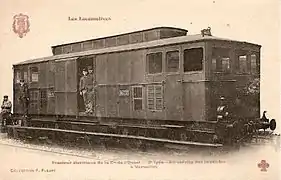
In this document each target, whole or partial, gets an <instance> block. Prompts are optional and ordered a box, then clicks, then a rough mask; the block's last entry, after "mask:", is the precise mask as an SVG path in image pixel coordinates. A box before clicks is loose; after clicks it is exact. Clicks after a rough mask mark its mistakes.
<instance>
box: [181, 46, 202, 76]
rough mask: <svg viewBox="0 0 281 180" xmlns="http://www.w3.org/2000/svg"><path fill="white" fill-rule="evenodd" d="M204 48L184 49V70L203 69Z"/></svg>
mask: <svg viewBox="0 0 281 180" xmlns="http://www.w3.org/2000/svg"><path fill="white" fill-rule="evenodd" d="M202 63H203V48H193V49H186V50H184V65H183V66H184V72H188V71H201V70H202V69H203V64H202Z"/></svg>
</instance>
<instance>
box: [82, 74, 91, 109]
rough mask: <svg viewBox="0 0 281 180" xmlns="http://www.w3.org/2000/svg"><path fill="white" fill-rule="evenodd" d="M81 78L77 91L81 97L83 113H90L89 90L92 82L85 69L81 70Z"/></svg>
mask: <svg viewBox="0 0 281 180" xmlns="http://www.w3.org/2000/svg"><path fill="white" fill-rule="evenodd" d="M82 73H83V76H82V77H81V78H80V83H79V91H80V95H81V96H82V97H83V101H84V105H85V109H86V110H85V113H91V100H90V90H91V84H92V82H90V81H91V79H90V76H89V74H88V71H87V69H83V72H82Z"/></svg>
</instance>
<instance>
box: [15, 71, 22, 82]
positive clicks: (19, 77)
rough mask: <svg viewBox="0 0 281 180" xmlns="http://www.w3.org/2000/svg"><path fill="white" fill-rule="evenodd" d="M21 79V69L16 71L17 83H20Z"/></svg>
mask: <svg viewBox="0 0 281 180" xmlns="http://www.w3.org/2000/svg"><path fill="white" fill-rule="evenodd" d="M20 79H21V73H20V71H15V83H19V82H20Z"/></svg>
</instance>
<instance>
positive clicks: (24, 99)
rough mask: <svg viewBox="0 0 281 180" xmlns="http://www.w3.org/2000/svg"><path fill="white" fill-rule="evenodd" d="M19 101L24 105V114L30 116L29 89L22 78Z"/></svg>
mask: <svg viewBox="0 0 281 180" xmlns="http://www.w3.org/2000/svg"><path fill="white" fill-rule="evenodd" d="M19 101H20V104H21V105H22V110H23V115H24V117H25V118H26V117H27V116H28V104H29V90H28V86H27V84H26V83H25V82H24V80H23V79H21V80H20V87H19Z"/></svg>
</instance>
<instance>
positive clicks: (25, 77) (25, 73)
mask: <svg viewBox="0 0 281 180" xmlns="http://www.w3.org/2000/svg"><path fill="white" fill-rule="evenodd" d="M23 79H24V82H28V75H27V71H24V72H23Z"/></svg>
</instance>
